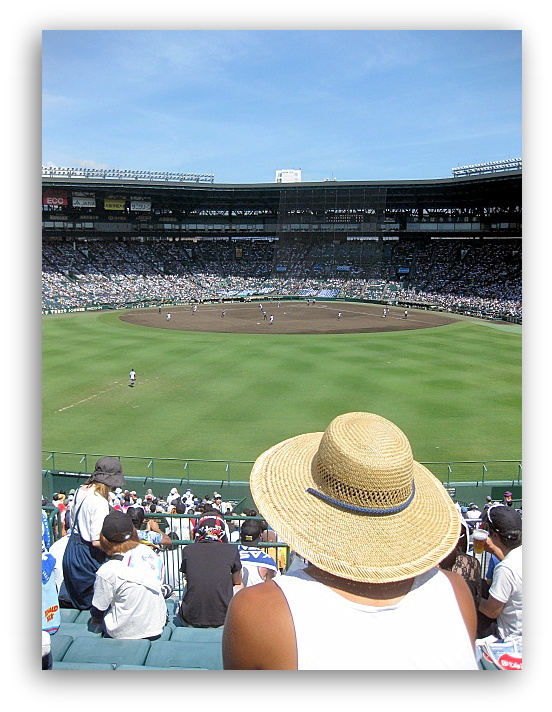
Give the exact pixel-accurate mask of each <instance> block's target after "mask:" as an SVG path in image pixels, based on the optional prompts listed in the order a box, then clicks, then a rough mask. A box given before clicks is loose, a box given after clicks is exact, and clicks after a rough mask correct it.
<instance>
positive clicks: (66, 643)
mask: <svg viewBox="0 0 552 712" xmlns="http://www.w3.org/2000/svg"><path fill="white" fill-rule="evenodd" d="M72 642H73V638H72V637H71V636H70V635H63V634H61V635H60V633H59V631H58V632H57V633H54V635H51V636H50V646H51V648H50V649H51V652H52V660H53V661H54V662H56V661H59V660H63V656H64V655H65V653H66V652H67V651H68V650H69V648H70V647H71V643H72Z"/></svg>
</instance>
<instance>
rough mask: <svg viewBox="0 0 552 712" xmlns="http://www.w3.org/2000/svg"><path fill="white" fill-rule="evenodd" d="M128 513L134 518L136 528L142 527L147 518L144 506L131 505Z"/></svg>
mask: <svg viewBox="0 0 552 712" xmlns="http://www.w3.org/2000/svg"><path fill="white" fill-rule="evenodd" d="M127 514H128V515H129V516H130V518H131V519H132V523H133V524H134V526H135V527H136V529H141V528H142V524H143V523H144V518H145V515H144V510H143V509H142V507H129V508H128V509H127Z"/></svg>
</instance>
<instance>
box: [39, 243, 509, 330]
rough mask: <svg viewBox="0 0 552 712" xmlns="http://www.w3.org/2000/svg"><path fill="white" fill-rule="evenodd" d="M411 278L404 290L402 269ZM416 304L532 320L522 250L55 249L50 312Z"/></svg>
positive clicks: (384, 246)
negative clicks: (525, 304) (293, 300)
mask: <svg viewBox="0 0 552 712" xmlns="http://www.w3.org/2000/svg"><path fill="white" fill-rule="evenodd" d="M399 268H402V269H407V270H408V274H404V275H403V276H402V277H401V281H400V282H399V281H398V269H399ZM260 294H267V295H270V294H272V295H275V296H283V297H284V296H296V295H305V296H314V297H316V296H324V294H326V295H329V296H335V297H339V298H353V299H368V300H381V301H383V300H389V301H411V302H413V303H422V304H427V305H432V306H433V307H436V308H439V309H442V310H445V311H450V312H463V313H468V314H470V315H472V316H479V317H491V318H492V317H501V316H506V317H512V318H519V319H521V317H522V305H521V247H520V246H519V245H516V243H515V242H496V241H492V242H490V241H483V242H481V243H479V242H478V243H477V244H476V243H472V242H466V241H462V240H408V239H404V240H397V241H384V242H383V243H380V242H377V241H368V242H367V243H364V244H360V243H350V244H340V245H333V244H331V245H326V246H323V245H320V244H319V243H314V244H313V243H310V242H308V241H305V242H304V243H300V244H296V243H288V242H283V243H281V244H279V243H278V242H271V243H266V242H257V241H250V242H248V243H247V244H245V243H235V242H230V241H220V240H219V241H214V240H213V241H211V240H199V241H197V242H183V241H182V242H174V241H171V242H169V241H155V242H153V241H150V242H144V243H142V242H139V241H128V242H121V241H88V242H86V243H80V242H68V241H54V240H45V241H44V242H43V246H42V309H43V311H46V310H56V309H79V308H85V307H91V306H101V305H113V306H126V305H138V304H144V305H146V304H158V303H187V302H191V301H210V300H220V299H223V298H228V297H237V296H240V297H244V296H245V297H247V296H251V295H260Z"/></svg>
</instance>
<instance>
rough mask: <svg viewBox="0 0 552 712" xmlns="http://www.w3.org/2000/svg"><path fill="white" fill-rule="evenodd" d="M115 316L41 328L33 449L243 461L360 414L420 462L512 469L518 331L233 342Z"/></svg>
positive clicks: (464, 325) (54, 320) (229, 337)
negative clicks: (37, 442) (393, 428)
mask: <svg viewBox="0 0 552 712" xmlns="http://www.w3.org/2000/svg"><path fill="white" fill-rule="evenodd" d="M119 315H120V312H89V313H77V314H71V315H57V316H48V317H44V318H43V320H42V328H43V331H42V347H43V352H42V359H43V360H42V363H43V374H42V376H43V381H42V386H43V404H42V405H43V408H42V447H43V449H45V450H57V451H71V452H81V453H99V454H114V455H119V456H143V457H155V458H198V459H211V460H217V459H220V460H254V459H255V458H256V457H257V456H258V455H259V454H260V453H261V452H262V451H263V450H264V449H266V448H268V447H270V446H271V445H273V444H275V443H277V442H278V441H280V440H283V439H285V438H288V437H291V436H293V435H297V434H299V433H302V432H308V431H317V430H324V429H325V427H326V426H327V424H328V423H329V421H330V420H331V419H332V418H333V417H335V416H336V415H338V414H340V413H344V412H347V411H354V410H363V411H370V412H374V413H378V414H380V415H382V416H385V417H386V418H389V419H390V420H392V421H393V422H395V423H396V424H397V425H398V426H399V427H400V428H401V429H402V430H403V431H404V432H405V433H406V434H407V436H408V438H409V440H410V442H411V444H412V449H413V452H414V457H415V458H416V459H417V460H421V461H423V462H433V461H458V460H510V459H511V460H517V459H521V442H522V434H521V341H522V339H521V329H520V328H519V327H512V328H510V327H508V328H499V327H497V326H495V325H493V324H485V323H482V322H479V321H476V320H473V321H470V320H463V321H459V322H457V323H455V324H453V325H450V326H441V327H437V328H434V329H423V330H419V331H407V332H402V333H399V332H396V333H382V334H344V335H341V334H335V335H327V336H324V335H323V336H318V335H286V336H279V335H274V334H268V335H239V334H237V335H234V334H208V333H191V332H179V331H171V330H166V329H153V328H143V327H138V326H135V325H131V324H127V323H124V322H121V321H120V320H119ZM131 368H134V369H136V371H137V374H138V383H137V385H136V387H135V388H130V387H129V385H128V372H129V370H130V369H131Z"/></svg>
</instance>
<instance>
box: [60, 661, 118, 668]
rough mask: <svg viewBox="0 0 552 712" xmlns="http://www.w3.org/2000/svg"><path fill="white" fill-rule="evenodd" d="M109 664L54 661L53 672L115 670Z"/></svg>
mask: <svg viewBox="0 0 552 712" xmlns="http://www.w3.org/2000/svg"><path fill="white" fill-rule="evenodd" d="M114 669H115V666H114V665H110V664H109V663H66V662H65V661H64V660H57V661H56V660H54V664H53V666H52V670H114Z"/></svg>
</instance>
